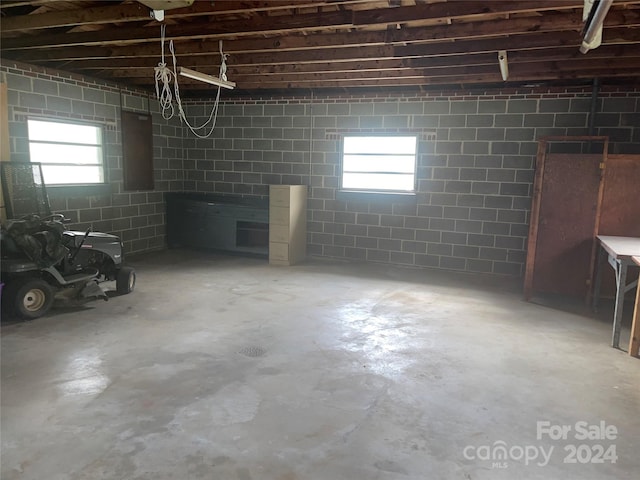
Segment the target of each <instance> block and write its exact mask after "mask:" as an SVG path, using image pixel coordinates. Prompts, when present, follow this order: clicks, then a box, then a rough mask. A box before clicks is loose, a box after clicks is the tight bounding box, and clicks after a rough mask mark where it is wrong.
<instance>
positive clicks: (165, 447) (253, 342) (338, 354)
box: [1, 251, 640, 480]
mask: <svg viewBox="0 0 640 480" xmlns="http://www.w3.org/2000/svg"><path fill="white" fill-rule="evenodd" d="M135 265H136V267H137V269H138V285H137V288H136V291H135V292H134V293H133V294H131V295H128V296H122V297H116V298H113V299H112V300H111V301H109V302H106V303H105V302H102V301H101V302H99V303H92V304H90V305H88V306H86V307H84V308H79V309H78V308H76V309H62V310H56V311H54V312H52V314H50V315H48V316H47V317H45V318H41V319H38V320H35V321H32V322H24V323H10V324H7V323H5V324H4V325H3V328H2V352H1V353H2V411H1V417H2V432H1V433H2V479H4V480H11V479H38V480H40V479H48V480H62V479H74V480H76V479H77V480H81V479H82V480H85V479H86V480H95V479H153V480H159V479H179V480H180V479H223V480H235V479H238V480H250V479H253V480H263V479H264V480H271V479H274V480H276V479H277V480H296V479H330V480H338V479H385V480H386V479H405V478H406V479H458V478H459V479H467V480H470V479H495V478H498V479H500V478H505V479H514V478H519V479H528V478H540V479H560V478H562V479H573V478H576V479H578V478H579V479H604V478H615V479H630V478H637V475H638V472H639V471H640V455H638V453H639V451H640V440H639V438H640V418H639V414H638V412H639V411H640V361H639V360H637V359H633V358H631V357H629V356H628V355H627V354H626V353H624V352H622V351H619V350H614V349H612V348H610V347H609V346H608V343H609V337H610V325H609V323H608V322H604V321H599V320H597V319H592V318H589V317H585V316H582V315H576V314H572V313H566V312H562V311H559V310H556V309H551V308H548V307H544V306H540V305H535V304H530V303H525V302H523V301H522V300H521V296H520V294H519V293H518V288H519V285H513V284H511V285H505V284H499V283H493V282H488V281H486V279H482V278H478V277H471V276H464V275H453V274H447V273H443V272H432V271H425V270H409V269H400V268H390V267H384V266H371V265H349V264H343V263H331V262H320V261H315V262H313V263H310V264H306V265H303V266H296V267H291V268H286V267H270V266H269V265H267V263H266V261H265V260H262V259H251V258H240V257H227V256H219V255H213V254H204V253H198V252H181V251H169V252H163V253H161V254H158V255H152V256H148V257H144V258H142V259H138V261H136V262H135ZM544 421H547V422H549V425H553V426H556V425H569V426H570V428H571V430H570V431H569V432H568V434H567V438H566V439H558V440H552V439H550V438H549V436H548V435H546V434H543V435H541V436H540V438H538V437H539V435H537V433H538V432H537V422H544ZM576 422H585V424H584V425H589V426H590V428H591V429H595V428H596V427H593V426H594V425H598V426H599V425H600V422H605V423H606V425H610V426H613V427H615V428H616V430H617V433H616V434H615V435H614V434H613V433H612V432H611V430H609V432H608V434H609V436H608V438H605V439H600V440H583V439H579V438H575V437H576V434H578V436H580V435H579V434H580V432H581V430H580V428H579V427H580V426H582V425H583V424H578V429H576ZM594 433H599V432H595V430H594ZM614 436H615V438H613V437H614ZM596 445H601V446H602V449H600V447H597V446H596ZM499 447H505V448H506V449H507V455H506V459H504V460H503V459H502V458H501V457H500V456H499V455H497V454H499V453H500V452H501V450H500V448H499ZM610 447H611V448H610ZM541 448H542V449H544V452H545V455H548V460H546V461H545V460H544V458H543V457H542V453H541V450H540V449H541ZM551 449H552V450H551ZM572 449H574V450H575V452H577V453H578V455H576V456H572ZM612 449H615V453H616V455H617V460H616V462H615V463H612V461H611V457H610V454H611V453H613V450H612ZM607 450H608V453H609V455H605V458H604V459H603V463H594V462H597V461H598V459H602V456H601V455H600V454H601V453H603V452H606V451H607ZM523 452H527V453H526V455H527V456H528V458H529V460H526V458H525V457H522V453H523ZM549 452H551V453H549ZM534 454H535V455H537V458H533V457H534ZM496 456H497V458H496V459H492V458H491V457H496ZM487 457H488V458H487ZM532 458H533V459H532ZM572 459H575V460H576V461H577V463H566V461H571V460H572ZM581 462H585V463H581Z"/></svg>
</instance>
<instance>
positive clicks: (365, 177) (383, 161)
mask: <svg viewBox="0 0 640 480" xmlns="http://www.w3.org/2000/svg"><path fill="white" fill-rule="evenodd" d="M417 144H418V139H417V137H416V136H415V135H412V136H391V135H388V136H345V137H344V142H343V155H342V189H343V190H356V191H369V192H399V193H412V192H415V188H416V163H417V162H416V153H417Z"/></svg>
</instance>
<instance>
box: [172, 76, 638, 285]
mask: <svg viewBox="0 0 640 480" xmlns="http://www.w3.org/2000/svg"><path fill="white" fill-rule="evenodd" d="M590 107H591V89H590V88H588V87H585V88H582V87H580V88H567V89H564V88H554V89H531V88H528V89H520V90H513V89H511V90H495V91H481V92H477V91H475V92H474V91H470V92H463V93H460V92H456V93H447V92H438V93H419V94H416V93H409V94H388V95H384V94H374V95H333V96H306V97H305V96H300V97H280V98H274V97H269V98H247V99H241V98H236V99H227V100H225V101H224V102H223V103H222V105H221V107H220V112H219V116H218V120H217V127H216V129H215V131H214V134H213V136H212V137H211V138H210V139H196V138H194V137H193V136H192V135H191V134H190V133H188V132H186V135H185V140H184V142H185V143H184V145H185V153H186V157H185V163H184V165H185V169H186V172H185V189H186V190H195V191H201V192H216V193H223V194H240V195H251V196H265V195H267V186H268V185H269V184H287V183H291V184H306V185H309V186H310V193H309V212H308V213H309V222H308V230H309V233H308V244H309V252H310V253H311V254H314V255H321V256H329V257H338V258H349V259H356V260H366V261H376V262H389V263H395V264H401V265H416V266H429V267H439V268H445V269H454V270H465V271H471V272H488V273H495V274H506V275H515V276H517V275H521V274H522V272H523V262H524V259H525V248H526V237H527V234H528V223H529V208H530V203H531V193H532V181H533V173H534V170H533V168H534V161H535V155H536V150H537V139H538V138H540V137H542V136H548V135H585V134H587V133H588V121H589V110H590ZM210 108H211V103H209V102H208V101H192V102H190V105H189V107H188V108H187V114H188V116H189V118H192V119H193V120H194V121H195V122H202V121H204V120H205V119H206V117H207V116H208V114H209V111H210ZM597 112H598V113H597V116H596V127H597V128H596V131H595V132H594V133H595V134H597V135H609V136H610V137H611V142H612V143H611V148H610V151H611V152H612V153H640V89H638V88H626V89H625V88H607V87H603V88H602V91H601V92H600V96H599V101H598V104H597ZM389 132H397V133H415V134H417V135H418V136H419V138H420V142H419V168H418V195H417V197H416V201H415V202H414V203H409V204H407V203H406V202H402V203H394V202H393V201H388V200H386V199H385V198H384V197H383V198H381V199H376V200H375V201H366V200H364V201H363V200H352V199H345V198H343V197H342V196H341V195H340V194H339V192H338V187H339V180H340V179H339V173H340V149H341V137H342V136H343V135H344V134H348V133H389ZM577 147H579V145H576V144H572V143H568V144H567V145H566V146H564V149H566V150H567V151H574V150H575V149H576V148H577ZM562 149H563V147H562V146H561V147H560V150H562ZM578 151H579V150H578Z"/></svg>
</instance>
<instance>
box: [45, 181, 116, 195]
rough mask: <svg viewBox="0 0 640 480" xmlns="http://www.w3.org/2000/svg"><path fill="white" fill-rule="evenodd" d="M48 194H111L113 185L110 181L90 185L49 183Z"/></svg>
mask: <svg viewBox="0 0 640 480" xmlns="http://www.w3.org/2000/svg"><path fill="white" fill-rule="evenodd" d="M47 195H48V196H50V197H52V198H60V197H71V198H73V197H94V196H101V195H111V185H110V184H108V183H96V184H89V185H49V186H47Z"/></svg>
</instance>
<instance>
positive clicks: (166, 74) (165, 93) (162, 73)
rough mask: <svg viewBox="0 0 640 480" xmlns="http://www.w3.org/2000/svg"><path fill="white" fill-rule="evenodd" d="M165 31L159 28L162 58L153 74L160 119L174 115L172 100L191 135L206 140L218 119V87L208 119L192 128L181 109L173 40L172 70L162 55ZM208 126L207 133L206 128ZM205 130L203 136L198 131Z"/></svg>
mask: <svg viewBox="0 0 640 480" xmlns="http://www.w3.org/2000/svg"><path fill="white" fill-rule="evenodd" d="M165 30H166V25H161V26H160V41H161V47H162V57H161V60H160V62H159V63H158V66H157V67H155V68H154V72H155V83H156V96H157V97H158V101H159V102H160V112H161V113H162V118H164V119H165V120H169V119H171V118H173V116H174V115H175V108H174V105H173V103H174V98H175V103H176V105H177V107H178V115H179V116H180V118H181V119H182V121H183V122H184V123H185V125H186V126H187V127H189V130H191V133H193V134H194V135H195V136H196V137H198V138H208V137H210V136H211V134H212V133H213V130H214V129H215V126H216V121H217V119H218V107H219V104H220V86H218V92H217V93H216V99H215V103H214V104H213V108H212V109H211V114H210V115H209V118H208V119H207V120H206V121H205V122H204V123H203V124H202V125H199V126H193V125H191V124H190V123H189V121H188V120H187V116H186V114H185V112H184V109H183V108H182V99H181V98H180V86H179V84H178V75H177V71H178V68H177V61H176V53H175V49H174V46H173V40H170V41H169V51H170V52H171V57H172V59H173V70H171V68H169V67H168V66H167V63H166V61H165V54H164V44H165ZM219 45H220V55H221V56H222V62H221V64H220V77H221V78H224V79H226V71H227V65H226V58H227V55H225V54H224V53H223V52H222V41H220V43H219ZM171 83H173V91H172V89H171ZM209 124H211V125H210V127H209V129H208V131H207V127H208V126H209ZM201 130H205V133H204V134H201V133H199V131H201Z"/></svg>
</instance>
